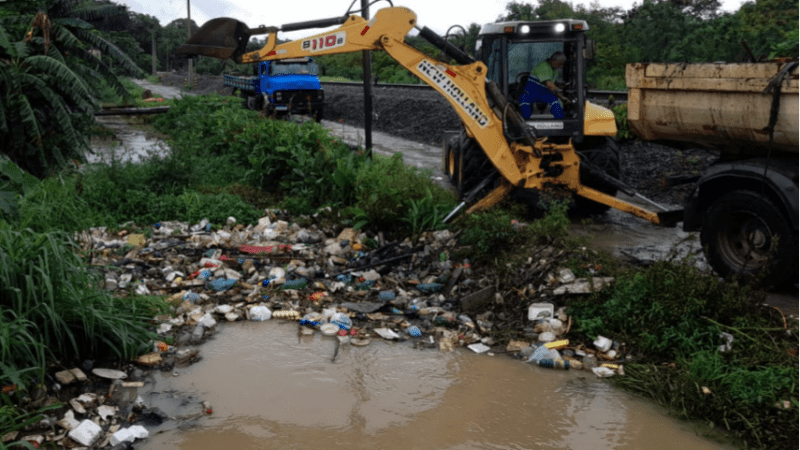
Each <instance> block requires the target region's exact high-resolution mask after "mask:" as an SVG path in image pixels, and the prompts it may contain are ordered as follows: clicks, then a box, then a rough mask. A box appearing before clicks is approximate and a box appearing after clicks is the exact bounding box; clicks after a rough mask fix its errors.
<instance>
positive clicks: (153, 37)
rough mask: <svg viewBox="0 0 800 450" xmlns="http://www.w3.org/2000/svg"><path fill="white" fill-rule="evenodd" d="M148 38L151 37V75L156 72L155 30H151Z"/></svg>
mask: <svg viewBox="0 0 800 450" xmlns="http://www.w3.org/2000/svg"><path fill="white" fill-rule="evenodd" d="M150 38H151V44H150V50H151V52H152V54H153V76H155V74H156V31H155V30H153V32H152V33H151V34H150Z"/></svg>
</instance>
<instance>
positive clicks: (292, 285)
mask: <svg viewBox="0 0 800 450" xmlns="http://www.w3.org/2000/svg"><path fill="white" fill-rule="evenodd" d="M307 285H308V280H306V279H305V278H300V279H297V280H289V281H287V282H286V283H284V284H283V286H281V290H284V291H285V290H288V289H302V288H304V287H306V286H307Z"/></svg>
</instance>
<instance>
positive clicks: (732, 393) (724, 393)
mask: <svg viewBox="0 0 800 450" xmlns="http://www.w3.org/2000/svg"><path fill="white" fill-rule="evenodd" d="M762 302H763V298H760V297H759V294H758V293H757V292H755V291H753V290H751V289H749V288H746V287H741V286H737V285H736V284H725V283H722V282H720V281H719V279H718V278H717V277H716V276H713V275H709V274H704V273H701V272H700V271H698V270H697V269H695V268H694V267H693V266H692V265H691V264H690V262H689V261H684V262H679V263H674V262H666V261H661V262H657V263H655V264H654V265H653V266H651V267H649V268H647V269H645V270H643V271H635V272H630V273H625V274H623V275H622V276H618V277H617V280H616V282H615V285H614V287H613V288H611V289H607V290H605V291H603V292H601V293H598V294H595V295H593V296H592V297H591V298H590V299H587V300H576V301H574V302H573V304H572V305H571V307H570V311H571V314H573V316H574V317H575V318H576V319H577V321H576V323H577V326H578V327H577V331H578V332H580V333H582V334H584V335H585V336H586V340H587V341H588V340H591V339H594V338H596V336H597V335H603V336H606V337H609V338H613V339H614V340H616V341H618V342H626V343H628V345H629V346H630V347H629V348H628V351H629V352H631V353H632V354H633V355H634V356H635V357H636V361H635V363H632V364H626V366H625V369H626V370H625V371H626V377H623V378H619V379H618V380H617V383H619V384H620V385H622V386H624V387H625V388H628V389H631V390H633V391H634V392H637V393H640V394H642V395H646V396H648V397H652V398H654V399H656V400H657V401H659V402H660V403H662V404H665V405H668V406H671V407H672V408H674V410H675V411H676V412H678V413H679V414H680V415H681V416H682V417H686V418H695V419H701V420H704V421H706V423H708V424H710V425H711V426H717V427H722V428H725V429H727V430H732V431H733V432H735V433H736V434H738V435H740V436H741V437H742V438H743V439H744V441H745V442H747V443H748V444H750V445H752V446H753V447H756V448H791V446H792V441H793V440H794V443H795V444H794V445H795V446H796V442H797V441H796V440H797V435H798V403H797V398H798V371H797V357H796V356H794V357H793V356H790V355H792V354H793V352H794V354H795V355H796V351H797V333H798V330H797V322H796V321H791V322H789V327H788V328H787V329H784V326H785V324H784V322H783V320H782V318H781V316H780V313H777V312H776V311H775V310H774V309H772V308H769V307H762V306H760V304H761V303H762ZM723 332H724V333H728V334H730V335H731V336H733V342H732V343H731V349H730V350H728V351H725V352H720V351H719V347H720V346H721V345H723V344H725V342H726V341H725V340H724V339H723V338H722V336H721V333H723ZM631 347H632V348H631ZM702 387H705V388H707V389H709V390H710V392H711V394H705V393H703V392H702V389H701V388H702ZM784 401H787V402H788V403H787V405H788V406H784V403H783V402H784Z"/></svg>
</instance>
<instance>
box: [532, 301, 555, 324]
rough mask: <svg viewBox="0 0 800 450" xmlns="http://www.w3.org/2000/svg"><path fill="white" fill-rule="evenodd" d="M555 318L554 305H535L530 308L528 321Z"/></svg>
mask: <svg viewBox="0 0 800 450" xmlns="http://www.w3.org/2000/svg"><path fill="white" fill-rule="evenodd" d="M551 317H553V304H552V303H533V304H532V305H531V306H529V307H528V320H539V319H550V318H551Z"/></svg>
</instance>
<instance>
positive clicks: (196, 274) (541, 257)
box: [9, 209, 624, 448]
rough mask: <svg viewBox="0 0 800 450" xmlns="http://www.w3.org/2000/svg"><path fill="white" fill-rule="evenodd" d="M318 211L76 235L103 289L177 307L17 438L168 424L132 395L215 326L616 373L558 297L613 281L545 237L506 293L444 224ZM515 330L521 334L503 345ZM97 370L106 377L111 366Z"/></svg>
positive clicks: (614, 353) (98, 436)
mask: <svg viewBox="0 0 800 450" xmlns="http://www.w3.org/2000/svg"><path fill="white" fill-rule="evenodd" d="M326 214H327V215H332V214H333V213H332V212H331V211H330V209H327V210H323V211H322V212H321V213H320V214H318V215H316V216H315V217H314V218H311V219H310V220H311V221H312V222H313V224H312V225H310V226H308V227H306V228H303V227H301V226H299V225H298V224H296V223H292V224H290V222H289V220H288V219H289V217H288V216H285V215H283V213H281V212H280V211H269V210H268V211H267V216H265V217H263V218H262V219H261V220H259V223H258V224H257V225H255V226H253V225H248V226H246V227H245V226H243V225H241V224H237V223H236V219H235V218H233V217H231V218H229V220H228V224H227V225H226V226H225V227H224V228H222V229H217V230H212V229H211V225H210V224H209V223H208V221H206V220H204V221H202V222H201V223H199V224H195V225H190V224H187V223H178V222H163V223H159V224H156V225H154V226H153V230H152V235H151V237H149V238H146V237H145V235H144V234H136V233H128V232H127V231H125V230H123V231H120V232H118V233H115V234H111V233H109V232H108V230H107V229H106V228H104V227H100V228H95V229H91V230H87V231H85V232H83V233H82V234H81V235H80V236H79V241H80V242H81V245H82V247H83V250H84V251H85V252H86V254H87V255H89V256H90V264H91V266H92V267H94V268H99V269H101V270H103V272H104V273H105V286H104V287H105V289H108V290H111V291H113V292H114V293H115V295H119V296H123V297H124V296H128V295H132V294H133V293H136V294H139V295H163V296H165V297H166V298H167V302H168V303H169V304H170V309H171V313H170V314H165V315H160V316H156V317H154V319H153V324H154V330H155V331H156V332H157V333H158V335H159V336H160V340H159V341H155V342H153V348H152V351H151V352H149V353H145V354H143V355H141V356H140V357H139V358H138V359H137V360H136V361H135V364H134V365H128V366H126V367H123V369H126V371H125V372H120V373H121V375H119V376H118V378H119V379H117V380H115V381H113V382H109V381H108V380H106V381H105V384H104V383H102V382H100V381H99V380H98V382H97V383H93V384H94V386H95V387H96V386H103V388H102V389H105V386H107V387H108V391H107V392H103V393H102V394H101V395H99V396H98V395H97V394H92V398H91V399H90V398H88V397H86V395H88V394H86V393H84V394H82V395H80V396H76V397H75V398H72V399H62V400H65V401H67V402H68V406H69V408H68V410H67V412H66V415H64V416H63V418H62V419H61V420H56V417H52V418H50V419H47V420H49V421H51V422H53V423H52V424H50V425H57V426H56V427H51V431H48V432H45V433H42V434H38V435H33V437H27V438H25V439H28V440H32V441H31V442H33V441H37V442H39V443H41V442H43V441H48V442H58V443H59V445H63V446H66V447H72V446H74V445H83V446H86V447H92V448H103V447H104V446H106V445H120V446H123V447H114V448H125V447H124V445H126V443H128V442H132V438H136V437H141V436H143V435H146V429H145V431H144V433H143V432H142V431H141V430H140V429H139V428H134V427H135V426H136V425H139V424H141V423H142V420H150V421H151V422H150V423H160V422H161V421H163V420H167V419H169V418H168V417H166V415H165V414H163V413H161V412H160V411H158V410H157V409H156V410H150V409H148V408H146V405H144V402H143V401H142V400H141V398H140V397H137V393H136V391H137V388H139V387H143V386H144V382H143V381H141V380H142V378H143V371H145V372H144V373H146V371H147V370H161V371H167V372H171V371H173V370H174V368H175V367H181V366H185V365H187V364H191V363H194V362H196V361H198V360H199V359H200V358H201V356H202V355H201V352H200V349H199V348H198V347H197V346H198V345H199V344H201V343H202V342H203V341H204V340H205V339H207V338H208V337H209V336H210V335H212V334H213V333H215V332H216V330H217V328H218V327H219V324H220V322H236V321H242V320H251V321H262V320H286V321H297V322H298V333H300V334H314V333H322V334H323V335H329V336H332V337H333V338H334V339H338V340H339V341H340V344H339V345H354V346H364V345H369V344H370V343H371V342H374V341H377V340H391V341H407V340H411V341H412V342H413V345H414V347H415V348H419V349H425V348H431V349H438V350H439V351H453V350H454V349H455V348H456V347H459V346H464V347H467V348H469V349H470V350H472V351H474V352H476V353H488V354H498V353H507V354H513V355H515V356H517V357H518V358H520V359H522V360H523V361H527V362H530V363H536V364H538V365H539V366H541V367H548V368H559V369H581V368H584V369H586V370H593V371H594V372H595V373H596V374H597V375H598V376H610V375H612V374H614V373H622V366H620V365H619V364H618V363H620V362H624V353H623V351H624V345H623V346H622V347H620V345H619V344H617V343H612V342H611V341H608V340H604V338H603V339H598V341H600V342H596V343H595V348H588V347H586V346H584V345H583V344H578V345H575V344H573V345H570V342H569V341H568V340H567V339H566V335H567V334H568V333H569V329H570V327H571V325H572V320H571V318H570V317H568V316H567V314H566V312H565V310H566V308H565V307H563V306H562V307H556V305H555V304H554V303H557V300H558V298H559V297H560V296H563V295H565V294H569V293H589V292H591V291H592V290H593V289H595V290H596V289H599V288H600V287H602V286H605V285H607V284H609V283H611V282H613V279H609V278H600V277H595V278H589V279H578V278H576V277H575V275H574V274H573V273H572V272H571V271H570V270H569V269H565V268H563V267H559V266H560V265H562V264H563V263H564V261H565V258H566V257H567V256H568V255H566V254H565V251H564V250H557V249H555V248H554V247H551V246H548V245H546V244H542V245H540V246H538V247H535V248H531V249H530V253H529V254H530V255H531V256H530V258H529V259H528V261H527V264H525V265H523V266H521V267H519V268H518V269H517V271H518V273H517V278H515V280H516V282H517V283H518V289H514V290H513V291H515V292H513V295H512V293H511V292H500V291H498V283H497V280H496V279H494V278H493V275H492V274H491V273H490V272H489V271H488V270H487V271H486V272H485V273H484V272H483V271H482V270H479V269H476V268H474V267H472V266H471V264H470V261H469V260H467V259H464V260H459V261H455V260H453V257H452V255H454V254H455V253H456V252H457V251H458V250H459V249H460V246H459V243H458V235H457V234H454V233H451V232H450V231H448V230H444V231H436V232H426V233H423V234H422V236H421V237H420V238H419V240H418V241H417V242H412V241H411V240H410V239H406V240H404V241H395V242H388V241H386V240H385V239H384V236H383V234H382V233H378V234H377V235H374V236H372V235H367V234H365V233H363V232H358V231H355V230H353V229H352V228H345V229H340V228H335V227H334V226H325V225H322V223H324V222H325V221H323V220H321V219H322V217H321V216H325V215H326ZM315 219H319V220H315ZM148 234H150V233H148ZM589 271H590V273H593V269H592V268H590V270H589ZM533 298H535V299H536V300H535V301H534V303H531V299H533ZM509 330H513V331H515V333H514V334H513V336H511V339H510V340H509V335H508V331H509ZM337 348H338V347H337ZM335 358H336V356H335V355H334V356H333V360H334V362H335ZM73 371H77V372H74V373H77V374H78V375H77V376H73V375H71V373H73V372H66V373H62V374H61V375H58V374H57V375H56V378H58V380H59V383H60V384H64V385H66V384H67V378H70V379H71V378H76V380H70V382H72V381H77V382H79V383H80V382H81V380H85V379H86V375H83V373H81V372H80V369H77V368H76V369H73ZM126 372H129V373H126ZM101 373H103V372H102V369H101ZM103 374H104V375H105V378H106V379H107V378H108V376H109V375H108V372H105V373H103ZM129 374H130V375H131V376H130V377H129V378H128V377H127V375H129ZM92 375H95V376H97V374H96V373H93V374H92ZM112 378H113V377H112ZM37 400H41V401H48V402H54V401H55V399H53V398H51V397H44V396H42V397H41V398H39V399H37ZM204 409H205V408H204ZM207 409H208V411H210V410H211V409H210V407H209V408H207ZM199 415H202V413H199ZM111 416H113V417H111ZM153 420H155V422H152V421H153ZM49 423H50V422H48V424H49ZM145 424H147V423H145ZM52 428H55V430H53V429H52ZM33 429H35V427H34V428H33ZM29 431H30V430H29ZM9 439H14V437H11V438H9ZM73 444H74V445H73Z"/></svg>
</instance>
